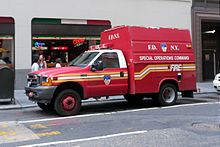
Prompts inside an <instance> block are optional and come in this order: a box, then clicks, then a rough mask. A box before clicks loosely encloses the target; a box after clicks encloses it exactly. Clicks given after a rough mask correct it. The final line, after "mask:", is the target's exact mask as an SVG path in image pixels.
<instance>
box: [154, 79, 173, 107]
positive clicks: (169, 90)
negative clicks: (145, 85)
mask: <svg viewBox="0 0 220 147" xmlns="http://www.w3.org/2000/svg"><path fill="white" fill-rule="evenodd" d="M157 100H158V103H159V104H160V105H162V106H170V105H174V104H175V103H176V100H177V89H176V87H175V86H174V85H173V84H169V83H167V84H164V85H163V86H162V87H161V88H160V92H159V95H158V97H157Z"/></svg>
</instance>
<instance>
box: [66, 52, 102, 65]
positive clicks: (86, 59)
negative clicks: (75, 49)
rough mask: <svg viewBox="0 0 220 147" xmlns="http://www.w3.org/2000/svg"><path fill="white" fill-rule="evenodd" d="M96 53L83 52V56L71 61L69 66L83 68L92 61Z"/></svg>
mask: <svg viewBox="0 0 220 147" xmlns="http://www.w3.org/2000/svg"><path fill="white" fill-rule="evenodd" d="M98 53H99V52H84V53H83V54H81V55H79V56H78V57H77V58H75V59H74V60H73V61H71V62H70V64H69V66H78V67H85V66H87V65H88V64H89V63H90V62H91V61H92V59H94V57H95V56H96V55H97V54H98Z"/></svg>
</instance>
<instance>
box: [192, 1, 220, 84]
mask: <svg viewBox="0 0 220 147" xmlns="http://www.w3.org/2000/svg"><path fill="white" fill-rule="evenodd" d="M192 38H193V46H194V49H195V54H196V63H197V79H198V81H210V80H211V81H212V80H213V79H214V76H215V75H216V74H217V73H219V72H220V0H194V1H193V5H192Z"/></svg>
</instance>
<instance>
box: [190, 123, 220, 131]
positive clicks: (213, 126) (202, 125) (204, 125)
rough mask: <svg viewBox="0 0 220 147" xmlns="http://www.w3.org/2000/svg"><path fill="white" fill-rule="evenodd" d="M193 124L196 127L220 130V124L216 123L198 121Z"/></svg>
mask: <svg viewBox="0 0 220 147" xmlns="http://www.w3.org/2000/svg"><path fill="white" fill-rule="evenodd" d="M192 126H193V127H195V128H200V129H209V130H213V131H220V124H215V123H202V122H196V123H192Z"/></svg>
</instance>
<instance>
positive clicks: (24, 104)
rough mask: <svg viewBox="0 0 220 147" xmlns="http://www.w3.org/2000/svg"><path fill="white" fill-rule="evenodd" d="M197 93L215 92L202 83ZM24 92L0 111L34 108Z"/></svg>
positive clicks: (16, 93) (2, 105)
mask: <svg viewBox="0 0 220 147" xmlns="http://www.w3.org/2000/svg"><path fill="white" fill-rule="evenodd" d="M197 89H198V90H197V91H198V92H197V93H214V92H216V91H215V89H214V88H213V85H212V82H202V83H197ZM24 93H25V92H24V90H15V93H14V95H15V104H13V103H11V102H10V101H6V102H0V110H8V109H21V108H29V107H36V106H37V104H36V103H33V102H31V101H29V100H28V98H27V96H26V95H25V94H24ZM112 99H122V96H113V97H110V98H109V99H108V100H112ZM92 101H95V100H94V99H89V100H85V101H83V103H84V102H92Z"/></svg>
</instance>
